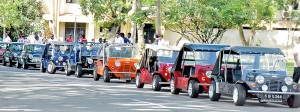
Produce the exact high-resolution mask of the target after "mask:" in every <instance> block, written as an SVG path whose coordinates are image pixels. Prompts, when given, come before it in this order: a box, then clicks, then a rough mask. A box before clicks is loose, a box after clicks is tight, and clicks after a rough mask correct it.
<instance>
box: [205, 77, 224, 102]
mask: <svg viewBox="0 0 300 112" xmlns="http://www.w3.org/2000/svg"><path fill="white" fill-rule="evenodd" d="M216 85H217V84H216V82H215V81H214V80H212V81H211V82H210V86H209V90H208V96H209V99H210V101H219V100H220V97H221V94H220V93H217V91H216V90H217V88H216Z"/></svg>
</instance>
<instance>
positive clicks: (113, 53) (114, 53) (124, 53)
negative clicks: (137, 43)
mask: <svg viewBox="0 0 300 112" xmlns="http://www.w3.org/2000/svg"><path fill="white" fill-rule="evenodd" d="M136 51H137V49H136V47H128V46H118V47H108V48H106V52H108V57H120V58H133V57H135V56H136Z"/></svg>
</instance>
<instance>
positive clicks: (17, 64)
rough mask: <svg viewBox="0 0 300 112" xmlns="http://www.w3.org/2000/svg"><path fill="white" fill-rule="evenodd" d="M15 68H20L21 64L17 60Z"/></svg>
mask: <svg viewBox="0 0 300 112" xmlns="http://www.w3.org/2000/svg"><path fill="white" fill-rule="evenodd" d="M16 66H17V68H21V67H22V64H21V63H20V61H19V60H17V63H16Z"/></svg>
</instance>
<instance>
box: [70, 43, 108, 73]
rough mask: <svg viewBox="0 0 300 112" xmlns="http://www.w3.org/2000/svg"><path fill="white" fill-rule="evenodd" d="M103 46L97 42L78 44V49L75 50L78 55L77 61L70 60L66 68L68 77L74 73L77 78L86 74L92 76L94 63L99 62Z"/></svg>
mask: <svg viewBox="0 0 300 112" xmlns="http://www.w3.org/2000/svg"><path fill="white" fill-rule="evenodd" d="M101 46H102V44H100V43H95V42H87V43H77V44H76V48H77V49H76V50H74V52H75V54H76V57H75V60H68V63H67V66H66V68H65V69H66V70H65V72H66V74H67V76H69V75H71V74H73V73H74V72H75V73H76V75H77V77H82V75H84V74H85V73H89V74H92V73H93V71H94V61H95V60H97V55H98V52H99V48H100V47H101Z"/></svg>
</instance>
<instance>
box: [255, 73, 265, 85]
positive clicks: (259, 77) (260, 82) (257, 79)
mask: <svg viewBox="0 0 300 112" xmlns="http://www.w3.org/2000/svg"><path fill="white" fill-rule="evenodd" d="M255 81H256V82H257V83H258V84H263V83H265V77H264V76H261V75H259V76H256V77H255Z"/></svg>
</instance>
